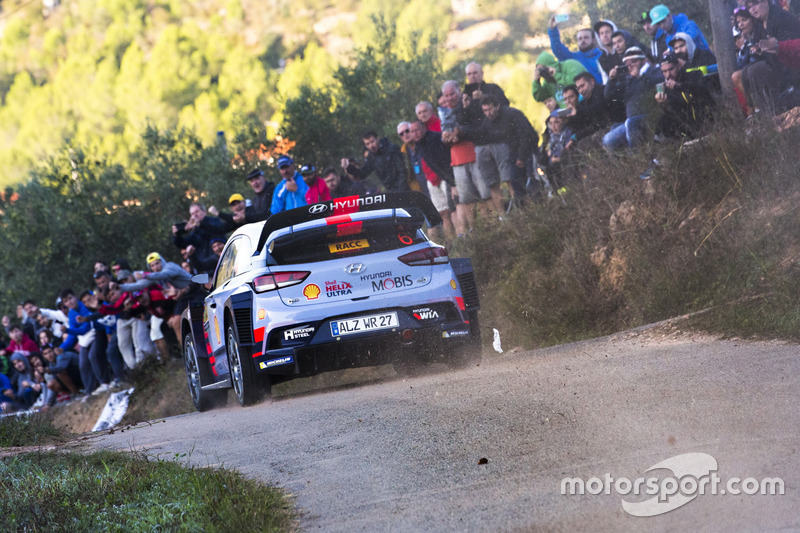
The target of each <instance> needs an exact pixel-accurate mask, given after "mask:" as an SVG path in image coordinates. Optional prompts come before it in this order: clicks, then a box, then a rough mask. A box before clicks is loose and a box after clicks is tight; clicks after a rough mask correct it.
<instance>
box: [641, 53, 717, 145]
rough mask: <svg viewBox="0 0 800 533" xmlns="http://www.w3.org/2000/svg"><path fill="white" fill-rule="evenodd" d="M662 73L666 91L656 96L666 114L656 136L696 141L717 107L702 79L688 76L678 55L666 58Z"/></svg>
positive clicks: (689, 73)
mask: <svg viewBox="0 0 800 533" xmlns="http://www.w3.org/2000/svg"><path fill="white" fill-rule="evenodd" d="M661 72H662V74H664V90H663V91H661V92H657V93H656V96H655V99H656V102H658V103H659V104H661V107H662V110H663V112H662V114H661V116H660V117H659V119H658V123H657V124H656V136H663V137H675V138H680V137H689V138H692V139H694V138H697V137H698V136H699V135H701V133H702V129H703V126H704V125H705V124H706V123H707V122H708V121H709V120H710V119H711V108H712V107H713V105H714V100H713V98H712V97H711V93H710V92H709V90H708V88H707V87H706V85H705V82H704V80H703V75H702V74H701V73H700V72H698V71H692V72H687V71H686V67H685V66H683V67H682V66H681V61H680V58H679V57H677V56H676V55H675V54H668V55H667V57H666V58H664V61H663V62H662V63H661ZM657 138H658V137H657Z"/></svg>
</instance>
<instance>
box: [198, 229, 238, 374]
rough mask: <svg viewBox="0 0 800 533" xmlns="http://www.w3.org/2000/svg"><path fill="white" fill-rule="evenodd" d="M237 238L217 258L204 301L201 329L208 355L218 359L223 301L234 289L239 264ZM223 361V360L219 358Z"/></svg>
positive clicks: (222, 340)
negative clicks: (212, 278)
mask: <svg viewBox="0 0 800 533" xmlns="http://www.w3.org/2000/svg"><path fill="white" fill-rule="evenodd" d="M243 238H245V237H244V236H239V237H236V238H233V239H231V240H230V241H229V242H228V244H227V246H226V247H225V250H223V251H222V255H221V256H220V258H219V264H218V265H217V271H216V272H215V273H214V285H213V290H212V291H211V294H209V295H208V296H207V297H206V299H205V309H204V310H203V328H204V331H205V337H206V343H207V346H208V352H209V355H214V356H216V357H218V358H219V357H220V356H221V355H222V354H224V349H225V330H224V328H225V314H224V313H225V301H226V300H227V299H228V296H229V295H230V293H231V290H233V289H234V288H235V287H236V284H235V283H232V281H233V279H234V278H235V277H236V270H237V268H236V267H237V265H238V264H239V263H241V257H239V256H240V253H241V252H242V250H241V248H242V246H241V241H242V239H243ZM221 359H222V360H223V361H224V358H221Z"/></svg>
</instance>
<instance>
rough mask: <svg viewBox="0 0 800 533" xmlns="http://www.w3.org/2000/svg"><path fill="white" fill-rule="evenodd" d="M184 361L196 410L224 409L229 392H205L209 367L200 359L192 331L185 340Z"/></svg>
mask: <svg viewBox="0 0 800 533" xmlns="http://www.w3.org/2000/svg"><path fill="white" fill-rule="evenodd" d="M183 360H184V363H185V367H186V381H187V382H188V385H189V393H190V394H191V395H192V403H194V406H195V408H196V409H197V410H198V411H200V412H201V413H202V412H203V411H208V410H209V409H213V408H214V407H224V406H225V404H226V403H228V391H227V390H206V391H204V390H203V385H204V384H208V368H207V367H208V365H207V364H206V363H205V362H204V361H200V360H199V359H198V357H197V350H196V349H195V345H194V338H193V337H192V332H191V331H190V332H189V333H187V334H186V336H185V337H184V338H183Z"/></svg>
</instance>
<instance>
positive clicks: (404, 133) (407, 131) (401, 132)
mask: <svg viewBox="0 0 800 533" xmlns="http://www.w3.org/2000/svg"><path fill="white" fill-rule="evenodd" d="M410 131H411V130H403V131H400V132H398V133H397V134H398V135H399V136H400V137H402V136H403V135H406V134H407V133H409V132H410Z"/></svg>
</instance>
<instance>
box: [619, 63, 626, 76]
mask: <svg viewBox="0 0 800 533" xmlns="http://www.w3.org/2000/svg"><path fill="white" fill-rule="evenodd" d="M617 72H619V73H620V74H627V73H628V65H625V64H622V65H620V66H618V67H617Z"/></svg>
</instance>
